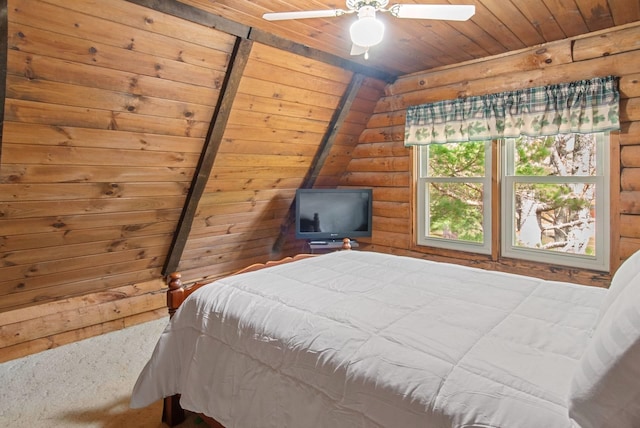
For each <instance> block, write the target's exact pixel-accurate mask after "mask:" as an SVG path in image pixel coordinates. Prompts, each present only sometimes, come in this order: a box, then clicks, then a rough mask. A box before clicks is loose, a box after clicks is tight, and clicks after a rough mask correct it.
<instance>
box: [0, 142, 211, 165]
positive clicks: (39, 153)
mask: <svg viewBox="0 0 640 428" xmlns="http://www.w3.org/2000/svg"><path fill="white" fill-rule="evenodd" d="M198 157H199V156H198V154H196V153H179V152H160V151H150V150H149V151H147V150H126V149H108V148H92V147H91V148H84V147H69V146H42V145H30V144H13V143H9V144H5V157H4V159H3V161H4V162H6V163H13V164H23V165H26V164H36V165H82V166H86V165H95V166H97V167H102V166H130V167H138V166H139V165H147V166H152V167H174V166H176V167H181V168H194V167H195V166H196V165H197V163H198Z"/></svg>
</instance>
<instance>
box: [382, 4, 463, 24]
mask: <svg viewBox="0 0 640 428" xmlns="http://www.w3.org/2000/svg"><path fill="white" fill-rule="evenodd" d="M390 10H391V13H392V14H393V15H394V16H395V17H397V18H418V19H443V20H448V21H466V20H467V19H469V18H471V17H472V16H473V14H474V13H476V7H475V6H474V5H466V4H465V5H454V4H396V5H393V6H392V7H391V9H390Z"/></svg>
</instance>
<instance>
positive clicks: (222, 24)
mask: <svg viewBox="0 0 640 428" xmlns="http://www.w3.org/2000/svg"><path fill="white" fill-rule="evenodd" d="M127 1H128V2H130V3H135V4H137V5H140V6H144V7H148V8H149V9H153V10H156V11H158V12H162V13H166V14H167V15H172V16H175V17H178V18H182V19H186V20H187V21H191V22H195V23H197V24H201V25H205V26H207V27H211V28H215V29H216V30H220V31H223V32H225V33H228V34H232V35H234V36H237V37H241V38H245V39H246V38H248V37H249V32H250V31H251V27H249V26H247V25H243V24H239V23H237V22H234V21H231V20H229V19H226V18H223V17H221V16H218V15H214V14H212V13H209V12H206V11H204V10H202V9H198V8H197V7H194V6H190V5H188V4H184V3H180V2H178V1H176V0H127Z"/></svg>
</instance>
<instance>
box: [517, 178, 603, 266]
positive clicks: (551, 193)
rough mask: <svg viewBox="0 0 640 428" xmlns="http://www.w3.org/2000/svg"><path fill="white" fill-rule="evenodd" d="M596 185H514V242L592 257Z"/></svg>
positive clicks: (529, 246)
mask: <svg viewBox="0 0 640 428" xmlns="http://www.w3.org/2000/svg"><path fill="white" fill-rule="evenodd" d="M595 190H596V187H595V184H588V183H566V184H532V183H516V184H514V195H515V212H514V213H513V216H514V221H513V225H514V228H515V230H514V231H513V232H514V233H513V234H512V236H513V237H514V240H515V242H513V245H516V246H519V247H525V248H536V249H543V250H549V251H558V252H563V253H571V254H587V255H591V256H595V255H596V254H595V252H596V250H595V220H596V219H595V203H596V199H595V196H596V195H595V193H596V192H595Z"/></svg>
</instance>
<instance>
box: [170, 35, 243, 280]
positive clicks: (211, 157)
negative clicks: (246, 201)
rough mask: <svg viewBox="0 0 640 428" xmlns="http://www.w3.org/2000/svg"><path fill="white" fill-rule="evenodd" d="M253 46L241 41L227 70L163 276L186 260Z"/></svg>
mask: <svg viewBox="0 0 640 428" xmlns="http://www.w3.org/2000/svg"><path fill="white" fill-rule="evenodd" d="M252 45H253V42H252V41H251V40H248V39H244V38H238V39H237V41H236V44H235V46H234V49H233V53H232V55H231V60H230V63H229V66H228V67H227V73H226V78H225V82H224V84H223V86H222V90H221V96H220V99H219V100H218V105H217V106H216V110H215V111H214V113H213V119H212V120H211V126H210V127H209V131H208V133H207V138H206V140H205V146H204V148H203V150H202V154H201V156H200V161H199V162H198V166H197V168H196V172H195V174H194V176H193V180H192V182H191V188H190V189H189V194H188V195H187V200H186V202H185V205H184V207H183V209H182V214H181V215H180V221H179V222H178V227H177V229H176V232H175V233H174V235H173V242H172V243H171V247H170V248H169V254H168V255H167V259H166V261H165V264H164V268H163V271H162V274H163V275H167V274H169V273H171V272H173V271H175V270H176V269H177V267H178V263H179V262H180V258H181V257H182V252H183V251H184V247H185V245H186V243H187V239H188V238H189V232H190V231H191V225H192V223H193V218H194V216H195V212H196V209H197V208H198V203H199V202H200V198H201V197H202V194H203V193H204V189H205V186H206V185H207V181H208V180H209V175H210V174H211V168H212V167H213V162H214V161H215V158H216V155H217V153H218V149H219V148H220V143H221V142H222V136H223V133H224V130H225V128H226V126H227V121H228V120H229V114H230V113H231V106H232V104H233V100H234V98H235V96H236V93H237V91H238V86H239V85H240V79H241V78H242V74H243V73H244V68H245V66H246V65H247V61H248V60H249V54H250V53H251V47H252Z"/></svg>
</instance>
